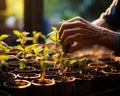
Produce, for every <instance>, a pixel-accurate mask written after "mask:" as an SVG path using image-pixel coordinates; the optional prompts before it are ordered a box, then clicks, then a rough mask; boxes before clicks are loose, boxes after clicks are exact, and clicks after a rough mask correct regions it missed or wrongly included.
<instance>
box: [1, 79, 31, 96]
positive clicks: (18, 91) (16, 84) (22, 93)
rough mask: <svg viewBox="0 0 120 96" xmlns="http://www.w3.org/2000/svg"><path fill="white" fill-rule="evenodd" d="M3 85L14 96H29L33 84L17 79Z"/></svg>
mask: <svg viewBox="0 0 120 96" xmlns="http://www.w3.org/2000/svg"><path fill="white" fill-rule="evenodd" d="M3 85H4V87H5V90H7V91H8V92H9V93H10V94H11V95H12V96H27V94H28V89H29V87H30V86H31V82H29V81H27V80H21V79H16V80H9V81H5V82H4V83H3Z"/></svg>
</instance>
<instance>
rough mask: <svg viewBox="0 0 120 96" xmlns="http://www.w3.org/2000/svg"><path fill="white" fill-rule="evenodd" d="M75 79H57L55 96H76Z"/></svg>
mask: <svg viewBox="0 0 120 96" xmlns="http://www.w3.org/2000/svg"><path fill="white" fill-rule="evenodd" d="M74 81H75V78H74V77H67V79H66V80H62V79H61V76H60V78H59V77H57V78H55V82H56V84H55V96H74V95H75V91H74Z"/></svg>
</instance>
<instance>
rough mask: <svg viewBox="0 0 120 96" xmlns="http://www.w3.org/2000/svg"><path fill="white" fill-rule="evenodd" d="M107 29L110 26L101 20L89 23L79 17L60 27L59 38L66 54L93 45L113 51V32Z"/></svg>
mask: <svg viewBox="0 0 120 96" xmlns="http://www.w3.org/2000/svg"><path fill="white" fill-rule="evenodd" d="M100 26H102V27H100ZM103 27H106V28H103ZM109 29H110V26H108V25H107V23H106V22H105V20H103V19H101V18H99V19H98V20H96V21H94V22H92V23H90V22H88V21H86V20H84V19H83V18H81V17H75V18H73V19H70V20H68V21H66V22H64V23H63V24H62V25H61V27H60V30H59V38H60V39H61V40H62V42H63V43H62V47H63V50H64V52H66V53H67V52H74V51H77V50H79V49H81V48H83V47H85V46H88V45H94V44H98V45H103V46H106V47H108V48H110V49H113V47H114V37H115V32H114V31H112V30H109Z"/></svg>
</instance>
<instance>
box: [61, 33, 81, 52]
mask: <svg viewBox="0 0 120 96" xmlns="http://www.w3.org/2000/svg"><path fill="white" fill-rule="evenodd" d="M79 36H81V34H80V33H77V34H74V35H70V36H68V37H66V39H65V40H64V42H63V44H62V48H63V50H64V51H65V52H66V53H68V52H69V50H70V48H71V47H72V46H73V44H74V42H79V40H80V38H79Z"/></svg>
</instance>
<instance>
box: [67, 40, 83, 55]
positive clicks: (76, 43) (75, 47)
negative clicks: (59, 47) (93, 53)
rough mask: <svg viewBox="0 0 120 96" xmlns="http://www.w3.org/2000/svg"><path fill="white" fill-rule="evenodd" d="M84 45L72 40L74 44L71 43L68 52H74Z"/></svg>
mask: <svg viewBox="0 0 120 96" xmlns="http://www.w3.org/2000/svg"><path fill="white" fill-rule="evenodd" d="M83 46H84V45H82V44H81V43H78V42H74V44H72V46H71V47H70V50H69V53H72V52H75V51H77V50H80V49H81V48H82V47H83Z"/></svg>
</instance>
